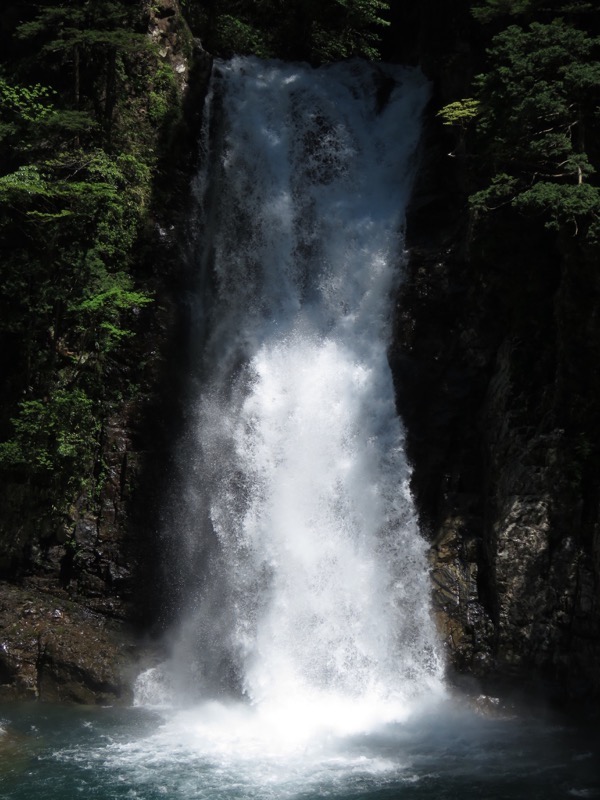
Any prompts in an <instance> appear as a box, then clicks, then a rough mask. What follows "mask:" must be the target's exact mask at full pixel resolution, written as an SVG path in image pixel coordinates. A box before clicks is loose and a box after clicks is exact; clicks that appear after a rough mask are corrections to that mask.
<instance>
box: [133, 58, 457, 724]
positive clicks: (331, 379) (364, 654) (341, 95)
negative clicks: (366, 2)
mask: <svg viewBox="0 0 600 800" xmlns="http://www.w3.org/2000/svg"><path fill="white" fill-rule="evenodd" d="M427 96H428V88H427V84H426V82H425V80H424V79H423V77H422V75H421V74H420V73H419V72H418V71H415V70H409V69H405V68H400V67H391V66H376V65H368V64H366V63H363V62H358V61H357V62H351V63H345V64H340V65H334V66H329V67H326V68H323V69H319V70H314V69H311V68H310V67H308V66H302V65H289V64H288V65H284V64H282V63H275V62H260V61H258V60H255V59H239V58H237V59H234V60H233V61H231V62H227V63H218V64H217V66H216V68H215V72H214V76H213V80H212V87H211V91H210V95H209V99H208V102H207V124H206V126H205V127H206V140H205V141H204V142H203V150H204V158H203V162H204V167H203V170H202V172H201V174H200V175H199V177H198V180H197V184H196V193H197V197H198V205H199V208H200V216H201V223H200V227H199V229H200V238H201V239H202V244H203V256H202V259H201V260H202V262H203V270H204V272H205V273H207V274H208V276H209V278H208V280H205V281H204V282H203V287H204V289H203V292H202V293H201V295H202V296H200V297H199V298H198V303H200V304H202V305H203V308H204V309H205V310H204V312H203V315H204V316H206V315H208V323H207V328H208V331H209V333H208V337H207V340H206V344H205V347H204V351H203V355H202V357H201V358H199V363H198V365H197V366H198V373H199V374H201V376H202V380H199V381H198V389H197V393H196V394H195V395H194V397H193V399H192V422H191V424H190V430H189V432H188V439H187V444H186V446H185V447H183V448H182V452H183V453H184V458H185V459H186V460H187V462H186V469H187V478H186V481H185V486H184V487H183V492H182V500H181V504H180V508H179V511H178V513H177V515H176V516H175V522H174V524H173V528H174V531H175V534H176V535H177V536H178V537H180V544H179V553H180V558H181V566H180V569H181V574H182V575H184V576H185V573H186V570H187V571H188V574H187V576H186V578H185V582H186V585H187V586H188V587H191V589H188V591H187V594H186V596H185V597H186V604H187V608H186V611H185V614H184V618H183V621H182V624H181V627H180V629H179V631H178V633H177V636H176V641H175V644H174V651H173V658H172V659H171V662H170V665H169V666H168V667H167V668H163V670H162V671H161V672H160V673H157V671H156V670H154V671H152V672H151V673H146V674H145V675H144V676H142V678H141V679H140V681H139V683H138V701H139V702H144V701H147V700H148V699H149V698H150V699H152V697H153V692H154V691H155V689H153V688H151V689H150V693H149V689H148V686H149V685H150V686H151V687H154V686H155V685H156V678H157V674H158V675H159V677H160V680H161V681H162V683H161V687H163V688H164V681H165V669H166V672H167V673H168V675H169V677H170V680H171V685H172V687H173V691H174V694H175V696H176V698H177V697H178V698H179V699H180V700H182V699H183V702H185V703H188V702H189V701H190V698H194V699H195V700H202V699H204V700H208V699H210V698H221V699H223V698H229V699H231V698H232V697H235V696H237V697H238V698H244V699H245V701H246V702H248V701H249V703H250V704H251V705H253V706H255V707H256V709H257V712H258V714H259V715H261V714H262V720H263V722H264V721H265V720H270V721H271V722H272V721H273V717H274V716H275V717H277V716H278V715H279V716H281V715H283V716H284V717H285V719H286V725H287V727H288V728H290V727H291V728H293V729H294V730H295V731H296V732H297V731H301V733H302V735H303V734H304V733H306V732H307V731H308V732H310V731H313V730H315V729H316V730H321V729H323V728H329V729H333V730H336V731H339V732H347V731H356V730H362V729H366V728H369V726H373V725H376V724H377V723H381V722H384V721H389V720H393V719H398V718H401V717H402V716H403V715H405V714H406V712H407V709H408V708H409V707H410V704H411V703H412V702H414V701H415V700H417V699H419V698H423V697H424V696H426V695H430V694H431V693H432V692H433V693H439V692H440V691H441V684H442V678H441V663H440V658H439V654H438V649H437V645H436V638H435V633H434V629H433V625H432V622H431V620H430V615H429V586H428V575H427V567H426V557H425V544H424V542H423V540H422V538H421V537H420V535H419V532H418V529H417V523H416V518H415V513H414V509H413V503H412V500H411V496H410V491H409V486H408V482H409V468H408V466H407V462H406V457H405V454H404V446H403V431H402V427H401V423H400V421H399V420H398V417H397V415H396V412H395V406H394V389H393V385H392V377H391V373H390V369H389V366H388V361H387V357H386V350H387V346H388V340H389V334H390V316H391V312H392V303H393V297H394V289H395V288H396V286H397V282H398V278H399V267H400V264H401V260H402V248H403V230H402V227H403V218H404V212H405V207H406V203H407V200H408V196H409V193H410V189H411V179H412V176H413V170H414V162H415V152H416V148H417V142H418V136H419V119H420V114H421V111H422V109H423V106H424V104H425V102H426V100H427ZM209 305H210V308H208V306H209ZM195 572H198V575H197V576H195V575H194V573H195ZM161 687H159V688H160V689H161V691H163V688H161ZM253 719H254V721H253V722H252V725H255V718H253ZM292 720H293V722H292ZM239 724H240V721H239V719H238V725H239ZM269 724H270V723H268V724H267V727H268V725H269ZM273 731H275V734H276V735H280V729H279V727H278V726H277V724H275V725H274V726H273Z"/></svg>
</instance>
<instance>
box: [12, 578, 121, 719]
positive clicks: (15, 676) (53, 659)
mask: <svg viewBox="0 0 600 800" xmlns="http://www.w3.org/2000/svg"><path fill="white" fill-rule="evenodd" d="M134 654H135V648H134V647H133V644H132V640H131V637H130V636H129V634H128V632H127V631H126V629H124V627H123V626H121V625H116V624H115V623H111V622H108V621H107V620H106V619H105V618H103V617H102V616H100V615H97V614H92V613H90V612H89V611H86V610H85V609H82V608H81V607H80V606H79V605H77V604H75V603H72V602H70V601H68V600H66V599H65V598H62V597H59V598H54V597H51V596H49V595H47V594H45V593H41V592H37V591H35V590H33V589H23V588H20V587H16V586H11V585H8V584H1V585H0V698H2V699H5V700H6V699H20V700H24V699H37V700H41V701H44V702H76V703H88V704H92V703H97V704H103V705H107V704H114V703H128V702H130V700H131V689H130V671H131V668H132V667H131V665H132V662H133V658H134Z"/></svg>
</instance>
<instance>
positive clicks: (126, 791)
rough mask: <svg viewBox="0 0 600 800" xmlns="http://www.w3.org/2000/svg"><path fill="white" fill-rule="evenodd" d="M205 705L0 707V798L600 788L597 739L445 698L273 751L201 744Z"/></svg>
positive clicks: (534, 792) (576, 792)
mask: <svg viewBox="0 0 600 800" xmlns="http://www.w3.org/2000/svg"><path fill="white" fill-rule="evenodd" d="M213 711H214V709H213ZM209 713H210V711H209V710H207V708H206V707H205V708H198V709H192V710H187V711H186V712H179V713H174V712H164V713H158V712H153V711H148V710H145V709H111V708H107V709H96V708H75V709H64V708H52V707H46V706H36V705H27V706H26V705H15V706H4V707H0V720H1V721H2V722H1V724H2V727H3V729H4V733H3V734H2V736H1V737H0V797H2V798H10V799H11V800H30V799H31V798H43V800H55V799H56V800H59V799H60V800H72V799H73V798H90V799H91V798H93V799H94V800H109V798H110V800H113V799H114V800H117V798H119V799H120V798H143V800H155V799H156V800H158V798H169V799H170V800H192V799H193V800H205V799H207V800H208V799H209V798H210V800H213V799H214V800H234V799H235V800H238V799H239V800H272V799H275V798H297V799H298V800H309V799H310V798H325V797H326V798H336V799H337V798H339V800H342V798H344V799H346V800H350V798H352V799H353V800H358V798H361V799H362V800H367V798H368V799H369V800H384V798H406V799H407V800H412V799H413V798H415V799H416V798H437V800H442V798H444V799H445V798H448V799H450V798H452V800H454V798H456V800H459V798H460V800H469V798H478V800H482V799H485V798H489V799H490V800H491V799H492V798H493V799H494V800H500V798H507V800H508V798H510V799H511V800H512V799H513V798H524V799H527V800H535V799H536V798H539V800H552V799H553V798H569V797H589V798H593V797H600V778H599V775H598V764H599V758H598V756H599V754H600V748H599V747H598V738H597V736H595V737H594V734H593V733H591V732H590V731H589V730H588V731H584V730H583V729H581V728H578V727H575V726H573V725H570V724H568V723H564V722H557V721H552V720H548V719H544V720H541V719H532V718H529V717H525V716H517V715H513V716H507V717H504V718H503V717H498V718H491V717H485V716H481V715H478V714H475V713H473V712H471V711H466V710H464V709H462V710H460V709H458V708H456V707H452V706H451V705H448V704H447V705H442V706H440V707H438V708H436V709H435V710H430V711H429V712H428V713H424V714H421V715H420V716H415V717H412V718H409V719H408V720H407V721H405V722H404V723H402V724H399V723H395V724H390V725H387V726H383V727H381V728H380V729H379V730H376V731H371V732H370V733H369V734H355V735H353V736H347V737H327V736H325V737H323V738H321V739H318V738H317V739H315V740H313V741H304V742H303V743H302V746H301V747H300V748H296V749H294V748H288V749H285V748H284V749H280V748H278V747H275V746H273V745H274V744H277V743H271V745H269V744H268V743H266V742H265V740H257V741H260V746H259V747H254V746H253V743H252V742H249V741H248V739H247V737H246V736H245V735H240V736H239V737H237V738H236V735H235V731H231V732H230V733H231V735H230V736H229V737H228V738H227V739H226V740H225V739H223V738H218V737H217V739H216V740H211V741H208V740H207V739H206V738H204V736H203V733H202V731H203V722H202V720H201V717H202V716H203V715H204V716H206V715H207V714H209ZM211 724H212V722H211ZM254 744H255V743H254Z"/></svg>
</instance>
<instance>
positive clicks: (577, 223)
mask: <svg viewBox="0 0 600 800" xmlns="http://www.w3.org/2000/svg"><path fill="white" fill-rule="evenodd" d="M500 5H502V7H503V8H508V6H509V5H510V6H511V8H513V11H515V13H516V8H517V6H518V7H519V8H520V7H521V5H522V4H514V3H513V4H509V3H504V4H501V3H492V2H491V1H490V2H489V3H488V4H487V8H488V11H489V10H490V9H492V7H494V8H496V9H498V8H499V7H500ZM530 5H531V4H530ZM488 57H489V69H488V71H487V72H485V73H484V74H482V75H480V76H479V77H478V78H477V80H476V88H477V100H478V101H479V102H480V106H479V110H480V114H479V116H478V119H477V130H478V134H479V141H478V147H479V149H480V150H481V151H482V152H483V153H484V154H485V164H486V167H487V168H488V169H489V168H490V167H491V176H490V182H489V184H488V185H487V187H485V188H483V189H482V190H481V191H479V192H476V193H475V194H474V195H473V197H472V198H471V204H472V206H473V207H474V208H476V209H477V210H479V211H483V210H486V209H493V208H497V207H498V206H500V205H505V204H507V203H511V204H512V205H513V207H514V208H516V209H518V210H519V211H522V212H526V213H528V214H531V213H541V214H543V216H544V218H545V221H546V223H547V225H548V226H549V227H551V228H555V229H560V228H561V227H568V228H569V229H570V230H571V231H572V232H573V231H574V232H577V233H578V234H584V235H585V234H587V233H588V232H589V231H590V230H592V229H594V227H593V223H594V221H595V219H596V217H597V213H598V190H597V189H596V188H595V187H594V186H593V185H590V183H589V182H590V181H592V183H593V180H594V176H595V172H596V168H595V165H594V163H593V161H592V159H591V157H590V153H589V152H588V151H587V148H586V144H587V140H588V139H589V138H591V139H593V136H594V135H596V134H597V120H596V118H595V111H596V109H597V107H598V103H599V101H600V60H598V59H599V57H600V40H599V39H598V38H597V37H594V36H592V35H590V34H589V33H588V32H587V31H584V30H581V29H579V28H577V27H575V26H574V25H572V24H570V23H567V22H565V20H564V19H561V18H556V19H553V20H552V21H551V22H550V23H545V24H542V23H540V22H532V23H531V24H530V25H528V26H527V27H525V28H523V27H520V26H518V25H510V26H509V27H508V28H506V29H505V30H503V31H501V32H500V33H499V34H497V35H496V36H495V37H494V38H493V40H492V43H491V47H490V48H489V50H488Z"/></svg>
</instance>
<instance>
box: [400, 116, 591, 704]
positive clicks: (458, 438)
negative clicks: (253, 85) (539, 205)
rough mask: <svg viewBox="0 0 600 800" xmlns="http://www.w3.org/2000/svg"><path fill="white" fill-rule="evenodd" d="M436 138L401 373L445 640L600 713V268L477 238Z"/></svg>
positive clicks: (419, 203) (410, 279)
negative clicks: (599, 706)
mask: <svg viewBox="0 0 600 800" xmlns="http://www.w3.org/2000/svg"><path fill="white" fill-rule="evenodd" d="M430 124H431V125H434V123H433V122H432V123H430ZM430 131H431V129H430ZM428 136H429V138H430V142H429V145H428V146H426V147H425V152H426V153H427V154H428V155H427V158H426V160H425V161H424V163H423V166H422V170H421V176H420V179H419V183H418V186H417V191H416V194H415V198H414V203H413V208H412V212H411V214H410V215H409V219H408V237H409V245H410V248H411V249H410V253H411V255H410V260H409V264H408V266H407V268H406V280H405V282H404V285H403V288H402V290H401V293H400V297H399V302H398V314H397V319H396V332H395V338H394V344H393V347H392V349H391V352H390V361H391V364H392V368H393V371H394V375H395V378H396V386H397V395H398V405H399V410H400V413H401V415H402V416H403V418H404V420H405V423H406V425H407V429H408V448H409V457H410V459H411V461H412V463H413V465H414V477H413V486H414V491H415V496H416V500H417V504H418V506H419V509H420V513H421V518H422V521H423V525H424V529H425V532H426V534H427V535H429V537H430V539H431V541H432V550H431V564H432V578H433V599H434V607H435V611H436V616H437V618H438V623H439V627H440V630H441V632H442V636H443V639H444V641H445V643H446V647H447V650H448V653H449V657H450V661H451V663H452V664H453V666H454V668H455V669H456V670H457V671H458V672H461V673H469V674H473V675H476V676H478V677H479V678H481V679H482V680H485V681H491V680H493V681H495V682H499V681H500V682H504V683H507V684H509V685H512V686H518V687H520V688H522V689H524V690H526V691H528V692H532V691H534V692H538V693H540V694H545V695H550V696H551V697H555V698H556V699H559V700H560V699H566V698H570V699H575V700H578V699H579V700H583V699H584V698H585V699H587V700H588V701H589V700H590V698H595V701H592V702H597V701H598V698H599V697H600V602H599V593H598V587H599V586H600V569H599V565H600V536H599V530H600V522H599V519H600V502H599V500H600V498H599V489H598V480H597V478H598V450H597V442H598V435H599V432H600V431H599V415H598V413H597V410H596V401H595V400H594V397H598V396H599V395H598V392H599V391H600V385H599V378H598V372H597V369H596V367H595V364H597V363H598V358H599V357H600V325H599V323H598V320H597V315H596V314H595V313H594V312H593V311H592V309H591V307H590V306H591V305H593V302H594V301H593V300H592V299H591V298H596V299H597V298H598V295H599V289H600V285H599V279H598V275H597V269H595V268H594V265H593V264H592V263H591V261H590V263H587V260H586V257H585V253H582V251H581V250H576V249H575V248H574V246H573V244H572V243H569V242H562V241H560V240H556V239H555V238H553V237H551V236H550V235H549V234H548V233H547V232H546V231H544V229H543V228H541V226H540V227H538V228H527V227H526V225H525V223H524V221H523V220H519V219H517V218H511V219H508V218H506V219H502V218H500V219H495V220H494V221H493V225H494V226H497V227H494V228H491V227H490V229H489V230H485V229H483V230H481V229H480V230H479V231H478V232H477V233H476V235H475V236H473V235H472V231H471V229H470V220H469V218H468V212H467V210H466V204H465V203H464V194H463V193H461V191H460V185H461V180H462V178H461V175H460V163H458V164H456V163H452V164H451V165H449V162H450V161H451V160H450V159H448V158H447V156H446V155H445V154H444V152H443V148H442V147H441V146H440V143H439V142H440V134H439V132H438V133H437V134H436V133H433V134H431V132H430V133H429V134H428ZM436 141H437V145H436ZM453 170H455V171H456V175H455V177H454V179H453V180H452V171H453ZM461 198H462V199H461ZM444 209H445V210H444ZM494 231H497V232H498V233H494ZM494 237H497V238H494Z"/></svg>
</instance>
